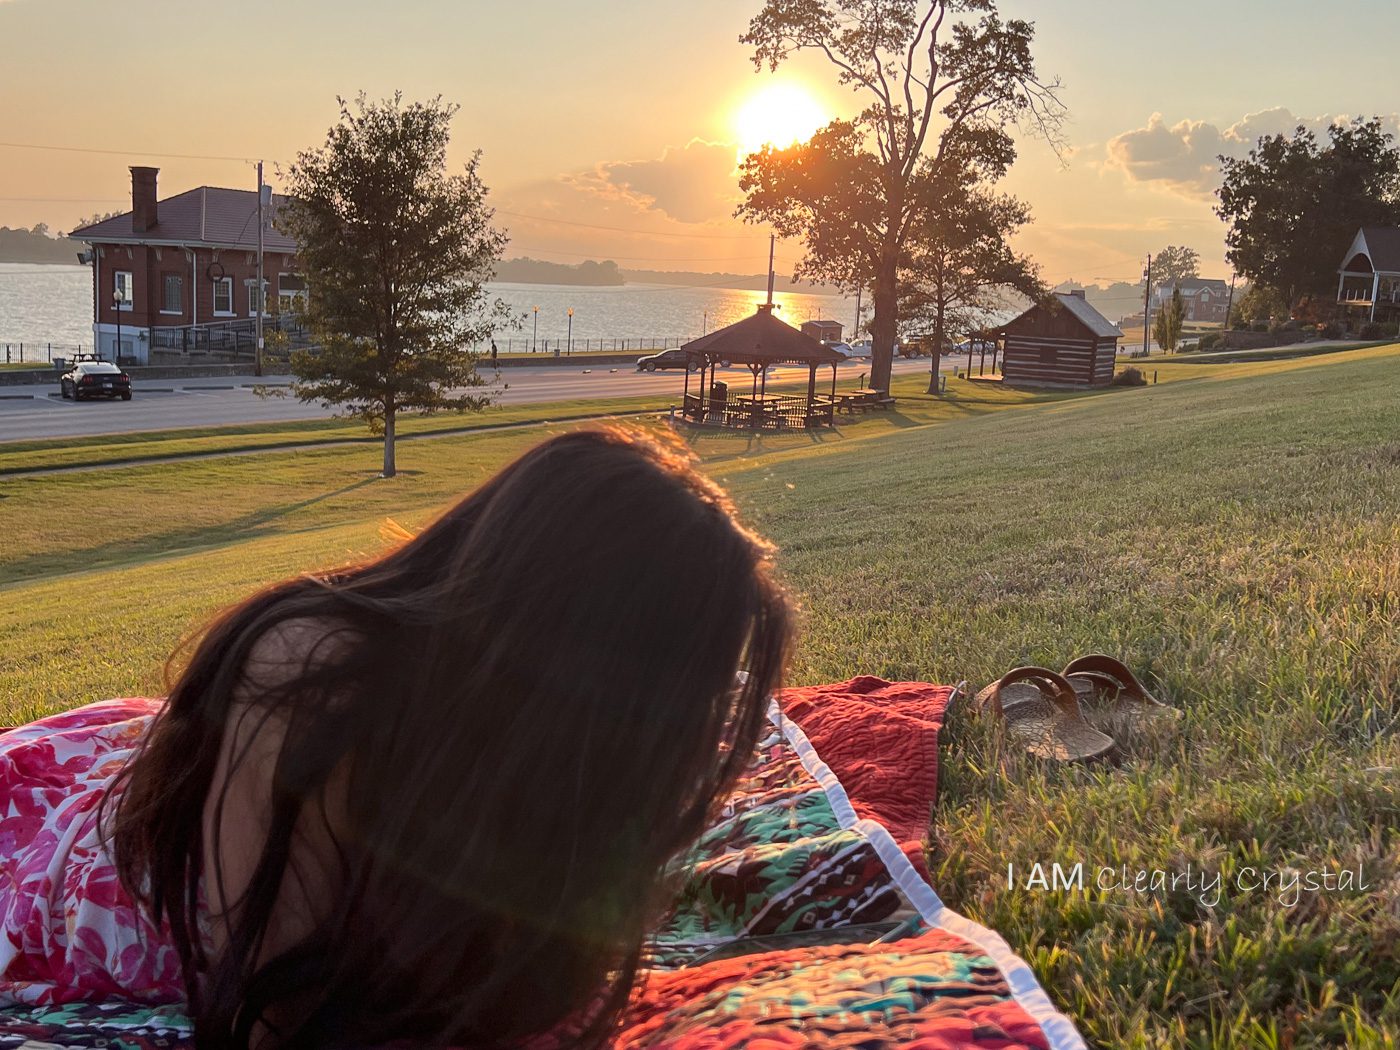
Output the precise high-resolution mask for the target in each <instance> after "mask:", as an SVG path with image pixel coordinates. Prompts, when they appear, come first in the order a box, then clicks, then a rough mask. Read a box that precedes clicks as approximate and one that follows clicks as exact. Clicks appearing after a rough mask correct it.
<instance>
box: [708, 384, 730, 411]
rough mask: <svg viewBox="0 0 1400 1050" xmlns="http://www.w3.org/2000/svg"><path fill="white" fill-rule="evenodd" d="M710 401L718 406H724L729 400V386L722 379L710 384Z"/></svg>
mask: <svg viewBox="0 0 1400 1050" xmlns="http://www.w3.org/2000/svg"><path fill="white" fill-rule="evenodd" d="M710 400H711V401H713V402H714V403H715V404H717V405H723V404H724V403H725V402H726V401H728V400H729V384H728V383H726V382H724V380H722V379H716V380H715V381H714V382H713V383H711V384H710Z"/></svg>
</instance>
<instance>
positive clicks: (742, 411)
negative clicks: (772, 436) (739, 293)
mask: <svg viewBox="0 0 1400 1050" xmlns="http://www.w3.org/2000/svg"><path fill="white" fill-rule="evenodd" d="M681 349H682V350H684V351H685V353H686V355H687V356H688V357H689V358H690V359H691V360H692V361H694V362H697V363H698V366H699V367H698V368H688V369H687V370H686V376H685V397H684V403H683V405H682V408H681V415H682V417H683V418H684V419H685V420H687V421H688V422H690V423H696V424H700V425H704V426H720V427H732V428H735V429H739V430H784V429H789V428H793V429H800V428H802V427H812V426H831V425H833V424H834V423H835V422H836V405H837V400H838V395H837V392H836V366H837V365H838V364H840V363H841V362H842V361H844V360H845V358H844V357H842V356H841V354H839V353H837V352H836V351H835V350H833V349H831V347H829V346H824V345H823V344H822V343H820V342H818V341H817V340H816V339H813V338H812V337H811V336H809V335H803V334H802V333H801V332H799V331H798V330H797V329H796V328H793V327H792V326H791V325H789V324H786V323H784V322H783V321H780V320H778V318H776V317H774V316H773V308H772V307H771V306H770V305H769V304H767V303H765V304H763V305H762V306H760V307H759V308H758V312H757V313H755V314H754V315H753V316H752V317H746V318H744V319H743V320H742V321H736V322H735V323H734V324H731V325H728V326H726V327H724V328H719V329H716V330H715V331H713V332H711V333H710V334H709V335H706V336H702V337H701V338H699V339H692V340H691V341H690V342H688V343H686V344H685V345H684V346H682V347H681ZM721 365H725V366H728V365H743V366H745V367H747V368H748V369H749V372H750V373H751V375H752V382H751V383H750V384H749V389H748V390H744V389H743V388H742V386H740V387H739V388H738V389H735V388H733V387H731V386H730V384H728V383H727V382H723V381H721V380H719V379H717V378H716V369H717V368H719V367H720V366H721ZM773 365H797V366H799V367H802V366H806V368H807V390H806V392H805V393H804V394H780V393H769V391H768V369H769V368H770V367H772V366H773ZM819 368H830V369H831V386H830V391H829V392H826V391H823V392H822V393H818V392H817V370H818V369H819ZM692 371H693V372H694V374H695V375H696V376H697V377H698V380H699V388H698V389H697V390H694V391H692V390H691V375H692ZM824 379H825V377H823V380H824ZM823 386H825V381H823Z"/></svg>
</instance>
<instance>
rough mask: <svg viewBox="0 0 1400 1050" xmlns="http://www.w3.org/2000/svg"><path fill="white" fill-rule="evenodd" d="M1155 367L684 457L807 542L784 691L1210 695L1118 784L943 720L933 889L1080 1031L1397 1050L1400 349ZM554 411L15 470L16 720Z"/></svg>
mask: <svg viewBox="0 0 1400 1050" xmlns="http://www.w3.org/2000/svg"><path fill="white" fill-rule="evenodd" d="M1153 365H1155V366H1157V367H1158V368H1159V370H1160V376H1161V381H1160V382H1159V384H1158V385H1157V386H1152V387H1147V388H1138V389H1115V390H1111V391H1106V392H1096V393H1093V394H1088V395H1076V394H1056V395H1029V394H1025V393H1018V392H1015V391H1007V390H997V389H995V388H991V389H988V388H986V387H980V386H978V385H977V384H970V383H966V382H954V383H952V384H950V389H951V392H952V394H953V396H952V397H951V398H947V399H935V398H928V397H926V396H923V395H921V394H920V393H919V391H920V390H921V389H922V385H923V383H922V381H921V380H920V379H919V377H907V378H904V379H901V380H900V381H899V383H898V385H897V386H896V393H897V394H898V395H899V398H900V403H899V406H898V408H897V409H896V411H894V412H892V413H889V414H872V415H871V416H869V417H867V418H865V419H862V420H858V421H856V422H853V423H851V424H848V425H843V426H842V427H841V428H840V429H839V430H838V431H837V432H835V433H822V434H814V435H810V436H808V435H793V436H763V437H748V436H745V435H739V434H704V435H700V436H692V437H691V438H690V440H691V442H692V444H693V446H694V447H695V449H696V451H697V452H698V453H699V454H700V455H701V456H702V457H703V458H704V461H705V464H706V469H707V470H709V471H711V472H712V473H713V474H714V475H715V476H716V477H718V478H719V479H721V480H722V481H723V483H724V484H725V485H726V486H727V487H728V488H729V489H730V490H731V491H732V492H733V493H734V495H735V497H736V499H737V500H738V502H739V503H740V505H741V507H742V508H743V509H744V511H745V512H746V514H747V516H748V518H749V519H750V522H751V523H752V524H754V525H755V526H757V527H758V528H759V529H760V530H761V531H763V532H764V533H766V534H767V535H769V536H770V537H772V538H773V539H774V540H775V541H776V542H777V543H778V544H779V546H780V549H781V554H780V561H781V567H782V570H783V572H784V574H785V576H786V578H787V579H788V581H789V582H790V584H791V586H792V587H793V589H794V591H795V593H796V594H797V595H798V596H799V597H800V599H801V601H802V604H803V610H804V611H803V636H802V642H801V645H800V647H799V649H798V651H797V653H796V656H795V662H794V665H793V667H792V672H791V679H792V681H793V682H795V683H811V682H817V681H823V680H831V679H841V678H846V677H849V676H851V675H853V674H856V673H872V674H879V675H884V676H886V677H890V678H920V679H929V680H934V681H943V682H957V681H961V680H964V679H966V680H968V681H970V682H971V683H972V684H973V686H974V687H975V686H979V685H981V684H983V683H984V682H986V681H987V680H989V679H991V678H993V677H995V676H996V675H997V674H999V673H1001V672H1002V671H1004V670H1006V669H1007V668H1009V667H1011V666H1014V665H1016V664H1020V663H1026V662H1036V663H1043V664H1047V665H1049V666H1052V667H1058V666H1062V665H1063V664H1064V663H1065V662H1066V661H1068V660H1069V659H1070V658H1071V657H1073V656H1074V655H1076V654H1078V653H1082V652H1086V651H1091V650H1105V651H1108V652H1112V653H1116V654H1119V655H1121V656H1122V657H1124V658H1125V659H1126V660H1127V661H1128V662H1129V663H1130V664H1131V665H1132V666H1133V667H1135V668H1136V669H1138V670H1139V672H1140V673H1141V674H1143V675H1144V676H1145V677H1146V678H1147V679H1148V680H1149V682H1150V684H1151V685H1152V686H1153V687H1154V688H1155V689H1156V690H1157V691H1158V693H1159V695H1161V696H1162V698H1163V699H1165V700H1168V701H1169V702H1171V703H1173V704H1175V705H1177V706H1179V707H1181V708H1183V709H1184V710H1185V711H1186V717H1185V718H1184V720H1183V721H1182V722H1181V723H1180V724H1179V725H1176V726H1172V727H1167V728H1164V729H1162V730H1159V731H1156V732H1149V733H1142V734H1137V735H1133V736H1130V737H1127V738H1123V739H1120V744H1121V746H1122V750H1123V752H1124V761H1123V763H1122V765H1121V766H1120V767H1119V768H1116V769H1115V768H1108V767H1105V768H1097V769H1079V768H1046V767H1044V766H1041V765H1039V764H1037V763H1035V762H1033V761H1031V760H1029V759H1028V758H1026V757H1025V756H1023V755H1021V754H1019V753H1018V752H1017V751H1016V749H1015V748H1014V747H1011V746H1009V745H1007V744H1006V743H1005V742H1004V741H1002V740H1001V739H1000V737H999V736H998V734H997V732H996V729H995V726H993V725H991V724H989V723H988V722H987V721H985V720H983V719H981V718H978V717H975V716H974V715H973V713H972V712H971V711H970V710H969V709H968V708H967V707H966V706H965V705H964V706H960V707H956V708H955V709H954V710H953V711H952V712H951V714H950V720H949V725H948V727H947V729H946V731H945V733H944V738H943V754H942V766H941V768H942V773H941V779H942V783H941V795H940V800H939V803H938V805H937V807H936V809H935V811H934V820H933V834H932V838H931V843H932V854H931V862H932V867H933V870H934V871H935V873H936V878H937V884H938V888H939V891H940V893H941V894H942V895H943V897H944V899H945V900H946V901H947V902H948V903H949V904H950V905H952V906H953V907H956V908H958V909H959V910H961V911H963V912H964V913H966V914H968V915H970V916H971V917H973V918H975V919H977V920H978V921H981V922H984V923H986V924H988V925H990V926H992V927H994V928H995V929H997V930H998V931H1000V932H1001V933H1002V934H1003V935H1004V936H1005V937H1006V938H1007V940H1008V941H1009V942H1010V943H1011V945H1012V946H1013V947H1014V948H1015V949H1017V950H1018V951H1019V952H1020V953H1021V954H1023V955H1024V956H1025V957H1026V958H1027V959H1028V960H1029V961H1030V962H1031V963H1032V965H1033V966H1034V967H1035V969H1036V971H1037V973H1038V974H1039V975H1040V977H1041V979H1042V980H1043V982H1044V983H1045V985H1046V988H1047V989H1048V990H1049V992H1050V994H1051V996H1052V998H1053V999H1054V1000H1055V1001H1056V1003H1057V1005H1058V1006H1059V1007H1060V1008H1061V1009H1063V1010H1065V1011H1066V1012H1067V1013H1069V1014H1070V1015H1071V1016H1072V1017H1073V1018H1074V1019H1075V1020H1076V1022H1077V1023H1078V1024H1079V1026H1080V1027H1081V1030H1082V1031H1083V1032H1084V1035H1085V1037H1086V1039H1087V1040H1088V1041H1089V1043H1090V1044H1091V1045H1095V1046H1112V1047H1140V1048H1149V1047H1151V1048H1157V1047H1191V1048H1201V1050H1205V1048H1213V1047H1231V1048H1246V1047H1248V1048H1283V1047H1299V1048H1301V1047H1332V1046H1340V1045H1353V1046H1363V1047H1393V1046H1394V1045H1395V1038H1396V1036H1395V1033H1397V1032H1400V836H1397V827H1398V826H1400V780H1397V777H1396V769H1397V767H1400V744H1397V736H1396V733H1397V728H1400V630H1397V628H1398V627H1400V622H1398V621H1400V514H1398V513H1397V509H1400V402H1397V399H1396V396H1395V391H1396V389H1397V388H1400V348H1398V347H1388V348H1380V349H1367V350H1358V351H1354V352H1350V353H1344V354H1333V355H1328V356H1318V357H1308V358H1298V359H1291V360H1281V361H1269V362H1245V361H1240V362H1233V363H1224V364H1213V363H1201V362H1197V361H1187V360H1184V359H1183V360H1180V361H1172V362H1171V363H1170V364H1167V363H1159V362H1157V361H1154V362H1153ZM562 425H568V424H551V425H540V426H537V427H534V428H525V429H514V430H499V431H495V432H487V433H479V434H473V435H454V436H445V437H440V438H437V439H435V440H432V441H416V442H407V443H405V444H403V445H402V446H401V448H400V452H399V462H400V466H401V469H402V470H403V474H402V475H401V476H400V477H399V478H396V479H394V480H391V481H383V480H380V479H378V478H376V477H375V475H374V470H375V468H376V466H377V461H376V455H375V452H374V450H373V449H369V448H365V447H362V446H339V447H327V448H319V449H311V450H305V451H298V452H287V451H282V452H267V453H264V454H260V455H257V456H248V457H238V458H228V459H209V460H192V461H186V462H180V463H172V464H163V465H159V466H156V465H147V466H138V467H130V468H121V469H114V470H104V471H95V472H87V473H72V474H61V475H53V476H48V477H29V478H0V530H2V531H0V535H4V536H5V537H6V542H5V543H4V545H3V547H0V722H6V721H12V720H20V719H25V718H30V717H33V716H36V715H38V714H41V713H43V712H47V711H53V710H57V709H60V708H64V707H69V706H72V705H75V704H80V703H84V702H87V701H90V700H95V699H100V698H103V697H108V696H113V695H120V694H124V693H133V692H150V691H153V690H156V689H158V688H159V687H160V671H161V663H162V661H163V659H164V658H165V656H166V655H167V654H168V653H169V652H170V650H171V649H172V647H173V646H174V645H175V643H176V642H177V640H178V639H179V638H180V637H181V636H182V635H184V634H185V633H186V632H188V631H190V630H192V629H194V628H196V627H197V626H198V624H199V623H200V621H201V619H202V618H203V617H205V616H207V615H208V614H209V613H210V612H212V611H213V610H214V609H216V608H218V607H219V606H221V605H223V604H225V603H227V602H229V601H232V600H235V599H236V598H238V597H239V596H241V595H243V594H246V593H247V592H248V591H249V590H251V589H252V588H254V587H257V586H258V585H260V584H262V583H265V582H267V581H269V580H272V579H276V578H278V577H281V576H284V575H287V574H289V573H295V572H298V571H303V570H306V569H309V568H312V567H315V566H324V565H327V564H329V563H334V562H339V561H344V560H346V559H349V558H356V557H361V556H363V555H366V554H371V553H374V552H375V551H377V550H380V549H382V545H383V543H384V541H383V540H382V539H381V537H380V530H381V527H382V526H383V523H384V522H385V519H390V518H392V519H393V520H395V521H397V522H400V523H402V524H404V525H407V526H414V525H417V524H421V523H423V522H425V521H427V520H429V519H430V518H431V516H432V515H433V514H434V513H436V512H437V511H438V510H439V509H440V508H442V507H443V506H444V505H446V504H447V503H448V502H450V501H451V500H452V499H454V498H455V497H456V496H457V495H459V494H460V493H462V492H464V491H466V490H467V489H469V488H470V487H471V486H473V485H474V484H476V483H477V482H479V481H480V480H481V479H482V478H484V477H486V476H487V475H488V474H489V473H490V472H491V471H492V470H494V469H495V468H496V467H497V466H499V465H500V464H501V463H502V462H504V461H505V460H506V459H508V458H509V457H511V456H513V455H515V454H516V453H518V452H519V451H520V450H522V449H524V448H526V447H528V446H529V445H530V444H532V443H534V442H536V441H538V440H540V439H541V437H543V436H544V435H545V434H547V433H549V432H551V431H552V430H554V429H556V428H557V427H558V426H562ZM644 425H650V426H659V425H660V424H659V423H648V424H644ZM147 440H149V441H158V440H159V439H158V438H148V439H147ZM33 451H34V454H37V453H38V452H40V451H43V450H33ZM48 451H50V452H51V451H52V450H51V449H50V450H48ZM644 529H645V524H644V523H639V524H638V530H639V533H640V532H641V531H642V530H644ZM1055 861H1058V862H1060V863H1061V864H1063V865H1072V864H1074V863H1076V862H1082V863H1084V865H1085V866H1086V868H1088V869H1089V870H1090V872H1091V876H1090V880H1091V883H1092V881H1093V876H1092V872H1094V871H1096V870H1097V869H1099V868H1100V867H1117V866H1119V865H1128V866H1129V867H1130V868H1132V869H1156V868H1161V869H1167V870H1181V869H1184V868H1185V866H1186V865H1187V864H1188V863H1189V864H1192V865H1194V866H1195V867H1196V868H1197V869H1200V868H1205V869H1208V870H1211V871H1216V870H1221V871H1224V872H1225V873H1226V878H1227V880H1228V879H1232V878H1233V877H1234V875H1236V874H1237V873H1238V872H1239V871H1240V870H1241V869H1243V868H1245V867H1255V868H1269V869H1283V868H1289V867H1291V868H1295V869H1298V870H1302V871H1308V870H1321V869H1327V868H1338V867H1351V868H1355V867H1356V866H1357V865H1360V866H1361V867H1362V870H1363V872H1364V875H1365V878H1366V880H1367V881H1368V882H1369V885H1370V889H1369V891H1367V892H1355V891H1353V892H1338V893H1331V894H1313V895H1304V896H1303V897H1302V899H1301V900H1300V901H1299V902H1298V903H1297V904H1296V905H1294V906H1292V907H1289V906H1285V904H1283V903H1281V902H1280V901H1279V900H1277V899H1276V896H1275V894H1274V893H1265V892H1259V891H1256V892H1243V891H1236V890H1234V889H1233V888H1232V887H1229V886H1227V888H1226V891H1225V892H1224V894H1223V896H1222V897H1221V899H1220V901H1219V902H1218V903H1216V904H1215V906H1214V907H1208V906H1206V905H1203V904H1202V903H1200V902H1199V901H1198V900H1197V899H1195V898H1194V897H1193V896H1192V894H1191V893H1189V892H1187V891H1185V890H1184V889H1183V890H1181V891H1178V892H1166V893H1161V894H1156V895H1143V894H1133V893H1131V892H1127V891H1119V890H1112V889H1108V890H1100V889H1097V888H1095V887H1094V886H1092V885H1090V887H1089V888H1088V889H1086V890H1085V891H1055V892H1030V891H1027V890H1025V889H1008V888H1007V885H1006V870H1007V865H1008V864H1014V865H1015V866H1016V868H1017V869H1018V870H1021V871H1024V870H1025V869H1026V868H1027V867H1028V866H1029V865H1031V864H1032V863H1035V862H1042V863H1045V864H1049V863H1051V862H1055Z"/></svg>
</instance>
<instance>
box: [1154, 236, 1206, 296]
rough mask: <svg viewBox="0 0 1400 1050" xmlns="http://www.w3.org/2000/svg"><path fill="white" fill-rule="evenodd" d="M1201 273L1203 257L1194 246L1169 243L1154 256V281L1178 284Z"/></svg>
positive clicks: (1160, 284)
mask: <svg viewBox="0 0 1400 1050" xmlns="http://www.w3.org/2000/svg"><path fill="white" fill-rule="evenodd" d="M1200 275H1201V257H1200V255H1199V254H1197V252H1196V249H1194V248H1179V247H1177V246H1176V245H1174V244H1169V245H1167V246H1166V247H1165V248H1163V249H1162V250H1161V251H1160V252H1158V253H1157V254H1156V255H1154V256H1153V257H1152V283H1153V284H1154V285H1156V286H1157V287H1159V288H1160V287H1161V286H1162V285H1164V284H1169V285H1177V284H1180V283H1181V282H1182V281H1189V280H1190V279H1191V278H1193V277H1199V276H1200Z"/></svg>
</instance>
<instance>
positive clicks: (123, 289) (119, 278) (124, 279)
mask: <svg viewBox="0 0 1400 1050" xmlns="http://www.w3.org/2000/svg"><path fill="white" fill-rule="evenodd" d="M112 298H113V299H115V300H117V309H118V310H130V309H131V300H132V292H131V271H130V270H117V271H116V272H115V273H113V274H112Z"/></svg>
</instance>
